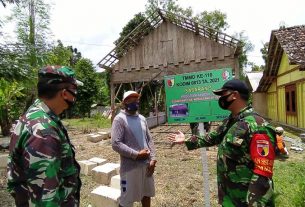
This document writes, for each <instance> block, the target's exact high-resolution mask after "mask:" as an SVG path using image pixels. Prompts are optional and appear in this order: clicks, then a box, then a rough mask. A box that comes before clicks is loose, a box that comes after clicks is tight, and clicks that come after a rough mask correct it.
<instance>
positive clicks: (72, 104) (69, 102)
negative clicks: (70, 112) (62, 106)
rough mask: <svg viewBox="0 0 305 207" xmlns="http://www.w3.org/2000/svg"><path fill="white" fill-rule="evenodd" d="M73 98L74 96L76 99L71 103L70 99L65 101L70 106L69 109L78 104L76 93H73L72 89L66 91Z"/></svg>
mask: <svg viewBox="0 0 305 207" xmlns="http://www.w3.org/2000/svg"><path fill="white" fill-rule="evenodd" d="M66 90H67V91H68V92H69V93H70V94H71V95H72V96H74V99H73V101H69V100H68V99H64V100H65V102H66V103H67V104H68V109H71V108H72V107H73V106H74V105H75V102H76V98H75V97H76V94H77V93H76V92H73V91H71V90H70V89H66Z"/></svg>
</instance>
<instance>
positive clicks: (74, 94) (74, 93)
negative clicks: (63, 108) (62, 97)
mask: <svg viewBox="0 0 305 207" xmlns="http://www.w3.org/2000/svg"><path fill="white" fill-rule="evenodd" d="M66 90H67V91H68V92H69V93H70V94H71V95H72V96H74V97H76V96H77V90H75V91H72V90H71V89H69V88H67V89H66Z"/></svg>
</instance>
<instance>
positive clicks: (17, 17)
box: [8, 0, 51, 68]
mask: <svg viewBox="0 0 305 207" xmlns="http://www.w3.org/2000/svg"><path fill="white" fill-rule="evenodd" d="M50 8H51V7H50V5H49V4H46V3H45V2H44V1H43V0H20V1H19V3H18V6H14V7H13V9H12V11H13V12H12V15H11V16H10V17H8V20H9V21H13V22H15V23H16V31H15V32H16V35H17V40H18V42H19V43H20V44H21V46H22V47H24V48H25V54H26V56H27V58H28V61H29V64H30V66H31V67H32V68H35V67H39V66H41V65H43V62H44V58H45V55H46V52H47V51H48V49H49V44H50V43H48V42H47V40H48V39H49V38H47V37H48V36H50V29H49V25H50V16H49V14H50Z"/></svg>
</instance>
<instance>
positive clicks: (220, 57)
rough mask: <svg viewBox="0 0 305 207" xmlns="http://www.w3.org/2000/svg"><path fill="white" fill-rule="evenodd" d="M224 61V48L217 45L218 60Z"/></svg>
mask: <svg viewBox="0 0 305 207" xmlns="http://www.w3.org/2000/svg"><path fill="white" fill-rule="evenodd" d="M224 59H225V47H224V46H223V45H220V44H218V60H224Z"/></svg>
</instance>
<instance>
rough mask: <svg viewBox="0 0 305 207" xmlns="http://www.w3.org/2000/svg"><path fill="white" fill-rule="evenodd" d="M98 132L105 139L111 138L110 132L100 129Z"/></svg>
mask: <svg viewBox="0 0 305 207" xmlns="http://www.w3.org/2000/svg"><path fill="white" fill-rule="evenodd" d="M98 134H99V135H101V136H102V139H103V140H105V139H109V138H110V132H104V131H100V132H98Z"/></svg>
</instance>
